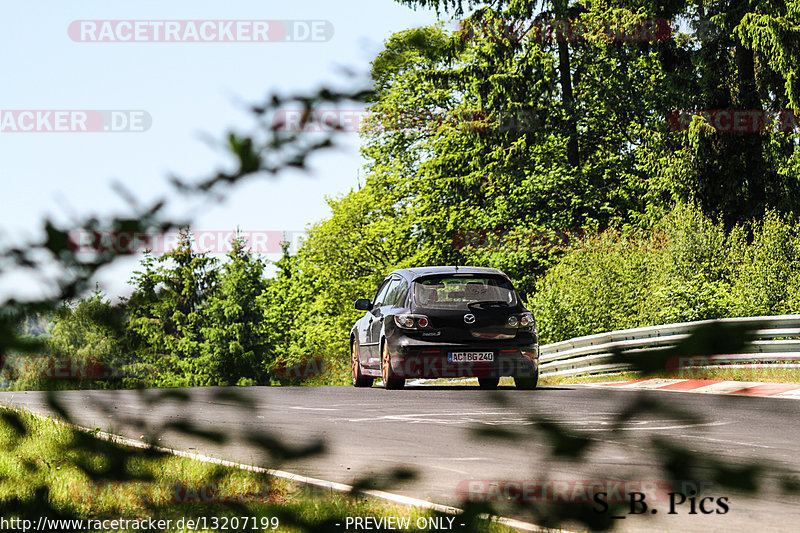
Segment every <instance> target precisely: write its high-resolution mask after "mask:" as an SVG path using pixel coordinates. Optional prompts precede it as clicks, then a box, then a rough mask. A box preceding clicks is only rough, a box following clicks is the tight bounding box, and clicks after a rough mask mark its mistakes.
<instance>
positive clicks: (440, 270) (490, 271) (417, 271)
mask: <svg viewBox="0 0 800 533" xmlns="http://www.w3.org/2000/svg"><path fill="white" fill-rule="evenodd" d="M392 274H399V275H401V276H403V277H404V278H407V279H410V280H412V281H413V280H415V279H417V278H422V277H425V276H436V275H446V274H485V275H491V276H503V277H504V278H508V276H506V275H505V273H504V272H503V271H502V270H499V269H497V268H487V267H473V266H427V267H415V268H401V269H398V270H395V271H394V272H392ZM390 275H391V274H390Z"/></svg>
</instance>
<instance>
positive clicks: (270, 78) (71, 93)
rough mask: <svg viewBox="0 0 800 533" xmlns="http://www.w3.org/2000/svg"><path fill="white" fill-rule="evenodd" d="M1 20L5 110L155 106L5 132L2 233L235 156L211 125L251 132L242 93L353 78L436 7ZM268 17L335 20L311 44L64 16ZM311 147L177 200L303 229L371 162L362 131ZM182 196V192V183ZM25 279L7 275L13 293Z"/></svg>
mask: <svg viewBox="0 0 800 533" xmlns="http://www.w3.org/2000/svg"><path fill="white" fill-rule="evenodd" d="M3 14H4V16H3V17H2V19H0V69H1V70H2V80H3V82H2V84H0V95H2V98H0V109H2V110H20V109H32V110H51V109H53V110H59V109H62V110H63V109H88V110H106V109H135V110H145V111H147V112H148V113H149V114H150V116H151V117H152V126H151V128H150V129H149V130H148V131H146V132H138V133H14V132H3V133H0V162H1V163H0V183H2V189H1V190H2V195H0V198H2V200H0V202H2V203H1V204H0V206H1V207H2V224H0V228H2V232H3V233H2V235H0V237H1V238H3V239H5V240H6V241H9V240H10V241H17V242H18V241H19V240H20V239H21V238H25V237H33V236H36V235H38V234H37V231H38V228H40V227H41V224H40V221H41V220H42V219H43V217H45V216H49V217H51V218H54V219H56V220H59V221H68V220H70V218H71V217H73V216H74V215H76V214H82V215H85V214H97V215H104V214H110V213H116V212H120V211H121V210H123V209H124V208H125V204H124V202H123V201H122V200H121V199H120V198H119V196H118V195H117V194H116V193H115V192H113V190H112V189H111V186H110V185H111V183H112V182H113V181H119V182H121V183H123V184H124V185H125V186H126V187H127V188H128V189H129V190H131V191H132V192H133V193H134V195H135V196H136V197H138V198H140V199H142V200H148V199H154V198H157V197H160V196H162V195H164V194H165V193H167V192H168V191H169V188H168V187H167V185H166V180H167V177H168V176H169V175H172V174H177V175H179V176H184V177H200V176H209V175H210V174H211V173H212V172H213V171H214V170H215V169H217V168H220V167H221V166H222V165H223V164H224V163H225V162H226V161H227V158H226V157H225V155H224V153H222V152H221V151H220V150H219V149H217V148H214V147H213V146H210V145H209V143H208V142H207V141H206V140H204V138H205V137H210V138H212V139H222V138H223V136H224V134H225V132H227V131H229V130H232V129H235V130H239V131H248V130H250V129H251V128H253V127H254V122H253V120H252V117H251V116H250V115H249V114H248V113H247V112H246V111H244V110H243V105H244V104H245V103H257V102H259V101H260V100H261V99H262V98H263V97H265V96H266V95H267V94H269V93H270V92H272V91H280V92H283V93H286V94H289V93H292V92H295V91H304V90H309V89H314V88H318V87H320V86H321V85H322V84H325V83H326V82H336V81H338V82H339V83H340V84H341V83H342V82H343V81H344V79H345V78H344V77H343V76H342V74H341V71H342V68H343V67H347V68H349V69H352V70H354V71H356V72H359V73H362V74H363V75H364V76H366V75H367V73H368V70H369V64H370V61H371V60H372V58H373V57H374V56H375V55H376V54H377V53H378V52H379V51H380V50H381V47H382V42H383V41H384V40H385V39H386V38H388V37H389V36H390V35H391V34H392V33H393V32H396V31H400V30H403V29H406V28H411V27H416V26H422V25H427V24H432V23H435V22H436V20H437V19H436V15H435V13H433V12H432V11H427V10H418V11H413V10H411V9H409V8H407V7H404V6H402V5H400V4H398V3H396V2H394V1H392V0H370V1H360V2H356V1H342V2H330V1H296V2H268V1H263V0H261V1H244V0H228V1H226V2H208V1H206V2H204V1H197V0H194V1H171V2H168V3H167V2H152V1H144V2H143V1H140V2H119V1H107V0H104V1H97V0H95V1H73V2H57V1H55V0H53V1H49V2H45V1H28V2H10V1H6V0H3ZM84 19H92V20H103V19H114V20H116V19H125V20H154V19H156V20H174V19H194V20H209V19H262V20H263V19H267V20H308V19H314V20H326V21H330V23H332V25H333V29H334V35H333V37H332V39H331V40H330V41H327V42H303V43H292V42H288V43H287V42H282V43H131V42H129V43H84V42H74V41H73V40H71V39H70V38H69V36H68V33H67V28H68V27H69V25H70V23H71V22H72V21H74V20H84ZM342 140H343V141H344V142H345V144H346V147H345V148H343V149H341V150H339V151H338V152H336V153H328V154H319V155H317V156H315V157H314V158H313V159H312V169H311V172H310V173H308V174H300V173H287V174H284V175H283V176H281V177H280V179H278V180H258V181H257V182H253V183H250V184H246V185H244V186H241V187H239V188H238V189H236V190H235V192H234V193H233V194H232V195H231V196H230V197H229V199H228V201H226V202H225V203H222V204H210V205H209V204H203V205H200V206H197V205H192V204H189V203H186V202H184V203H179V202H176V203H175V204H174V205H173V212H174V213H189V212H191V211H194V219H195V221H194V226H193V227H194V228H197V229H205V230H231V229H233V228H234V227H236V226H239V227H241V228H242V229H244V230H249V231H255V230H272V231H275V230H278V231H295V230H302V229H303V228H304V227H305V226H306V225H307V224H308V223H310V222H314V221H317V220H319V219H321V218H323V217H325V216H327V214H328V208H327V205H326V204H325V200H324V198H325V196H326V195H337V194H342V193H346V192H347V191H349V190H350V189H351V188H353V187H355V186H356V183H357V182H356V176H357V171H358V169H359V168H360V167H361V165H362V164H363V162H362V161H361V159H360V156H359V153H358V138H357V136H356V135H355V134H353V133H350V134H346V137H345V138H344V139H342ZM173 196H174V195H173ZM135 264H136V262H135V261H134V262H131V261H128V262H127V263H125V264H121V265H119V266H117V267H113V268H112V269H110V270H109V271H107V272H105V273H103V275H101V277H100V282H101V286H102V287H103V288H104V289H106V290H107V291H108V292H109V293H110V294H111V295H117V294H121V293H123V292H125V291H126V282H127V279H128V277H129V273H130V271H131V270H132V269H133V267H134V266H135ZM12 286H16V287H17V288H18V287H19V286H20V284H18V283H16V282H14V283H12V285H9V282H8V280H6V282H5V283H0V291H3V293H4V295H6V296H7V295H8V294H9V291H11V292H12V293H13V292H14V290H12V289H11V287H12Z"/></svg>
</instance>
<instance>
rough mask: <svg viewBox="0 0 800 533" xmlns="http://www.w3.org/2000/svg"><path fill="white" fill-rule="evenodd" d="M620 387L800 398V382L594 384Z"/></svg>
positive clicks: (634, 381) (635, 382)
mask: <svg viewBox="0 0 800 533" xmlns="http://www.w3.org/2000/svg"><path fill="white" fill-rule="evenodd" d="M592 385H593V386H598V387H616V388H620V389H649V390H665V391H679V392H702V393H705V394H733V395H736V396H764V397H769V398H790V399H795V400H800V383H759V382H756V381H721V380H713V379H662V378H653V379H635V380H633V381H612V382H608V383H596V384H592Z"/></svg>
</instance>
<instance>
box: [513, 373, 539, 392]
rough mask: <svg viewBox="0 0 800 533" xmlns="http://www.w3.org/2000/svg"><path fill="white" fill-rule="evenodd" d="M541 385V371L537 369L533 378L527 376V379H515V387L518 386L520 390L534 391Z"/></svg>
mask: <svg viewBox="0 0 800 533" xmlns="http://www.w3.org/2000/svg"><path fill="white" fill-rule="evenodd" d="M538 384H539V369H538V368H537V369H536V373H535V374H534V375H532V376H525V377H515V378H514V385H516V386H517V388H518V389H520V390H533V389H535V388H536V385H538Z"/></svg>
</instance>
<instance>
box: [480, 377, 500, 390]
mask: <svg viewBox="0 0 800 533" xmlns="http://www.w3.org/2000/svg"><path fill="white" fill-rule="evenodd" d="M499 384H500V378H478V386H479V387H480V388H482V389H496V388H497V385H499Z"/></svg>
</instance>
